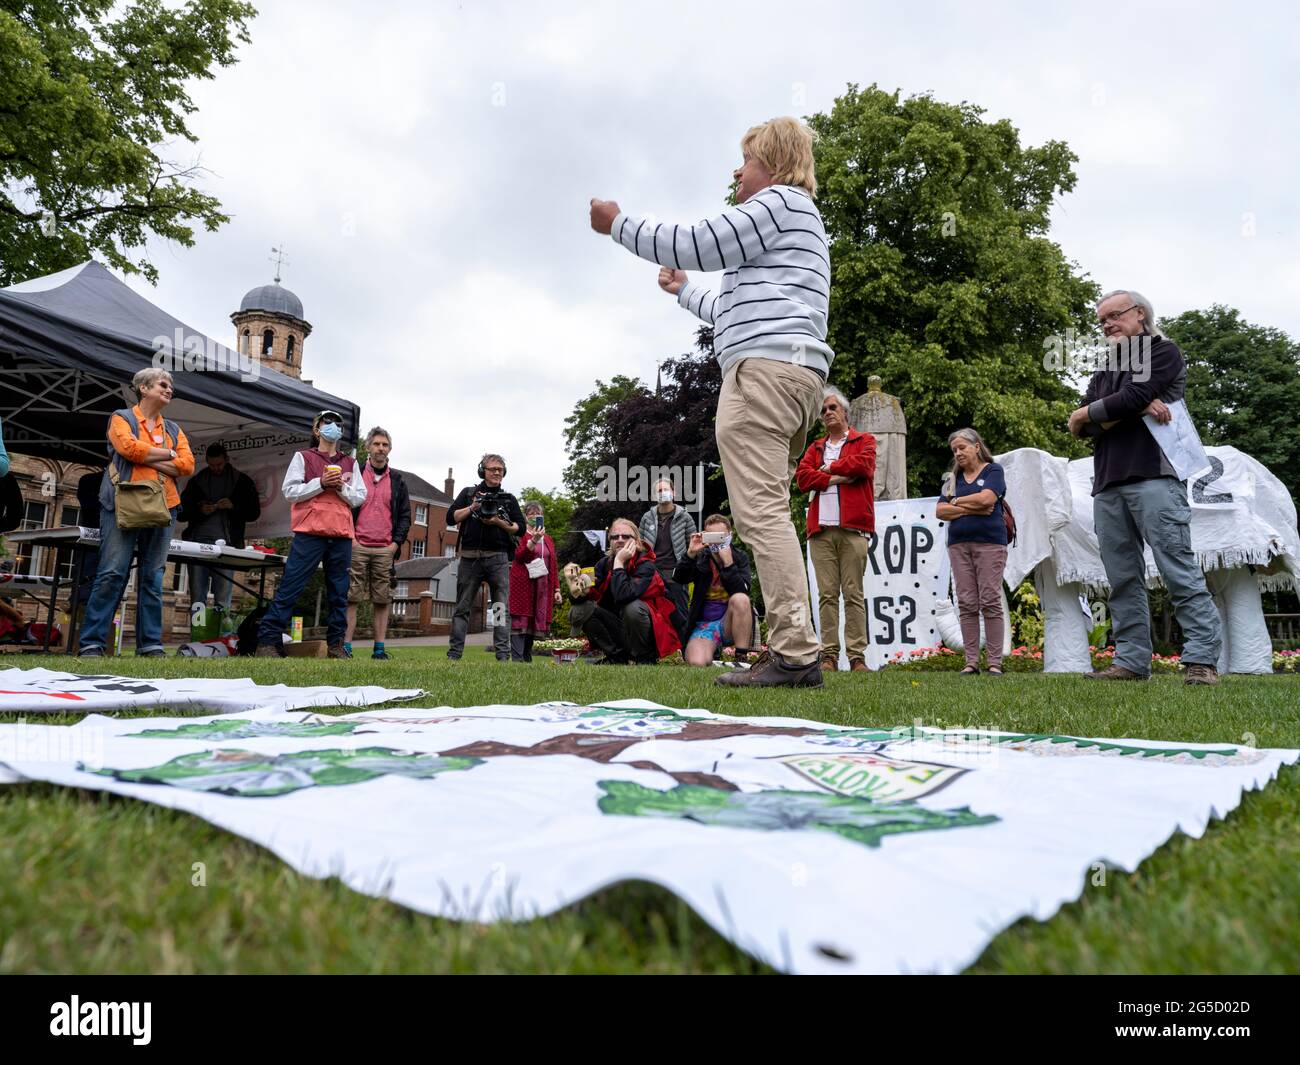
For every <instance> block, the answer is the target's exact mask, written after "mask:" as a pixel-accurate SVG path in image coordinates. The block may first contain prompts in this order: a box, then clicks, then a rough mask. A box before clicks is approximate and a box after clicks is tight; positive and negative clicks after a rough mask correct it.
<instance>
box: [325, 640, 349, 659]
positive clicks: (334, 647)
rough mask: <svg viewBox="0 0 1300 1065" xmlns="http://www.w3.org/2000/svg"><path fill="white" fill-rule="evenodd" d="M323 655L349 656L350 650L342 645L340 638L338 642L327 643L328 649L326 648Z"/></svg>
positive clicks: (330, 656)
mask: <svg viewBox="0 0 1300 1065" xmlns="http://www.w3.org/2000/svg"><path fill="white" fill-rule="evenodd" d="M325 657H326V658H351V657H352V652H351V651H349V650H348V649H347V648H346V647H344V646H343V641H342V640H340V641H339V642H338V643H332V644H330V645H329V648H328V650H326V652H325Z"/></svg>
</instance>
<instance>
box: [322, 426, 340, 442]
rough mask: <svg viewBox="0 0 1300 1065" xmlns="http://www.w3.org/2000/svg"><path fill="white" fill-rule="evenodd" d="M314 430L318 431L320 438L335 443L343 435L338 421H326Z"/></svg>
mask: <svg viewBox="0 0 1300 1065" xmlns="http://www.w3.org/2000/svg"><path fill="white" fill-rule="evenodd" d="M316 432H318V433H320V435H321V439H323V440H328V441H330V442H331V443H337V442H338V440H339V439H340V438H341V437H342V436H343V426H341V425H339V423H338V422H326V423H325V424H324V425H322V426H321V427H320V428H319V429H317V430H316Z"/></svg>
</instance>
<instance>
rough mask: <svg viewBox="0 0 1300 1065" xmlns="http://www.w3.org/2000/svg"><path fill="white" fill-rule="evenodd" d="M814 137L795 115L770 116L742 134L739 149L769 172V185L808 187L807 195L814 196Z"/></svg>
mask: <svg viewBox="0 0 1300 1065" xmlns="http://www.w3.org/2000/svg"><path fill="white" fill-rule="evenodd" d="M815 137H816V134H815V133H813V131H812V130H811V129H809V128H808V127H807V126H805V125H804V124H803V123H802V122H800V121H799V120H798V119H797V118H788V117H784V118H773V119H769V120H768V121H767V122H764V123H763V124H762V125H761V126H754V127H753V128H752V129H751V130H749V132H747V133H746V134H745V135H744V136H743V137H741V138H740V150H741V151H742V152H748V153H749V154H750V155H752V156H753V157H754V158H755V159H757V160H758V161H759V162H760V163H762V164H763V165H764V166H765V167H767V169H768V170H770V171H771V172H772V184H774V185H798V186H800V187H802V188H805V189H807V190H808V195H809V196H816V195H817V175H816V173H815V168H814V164H813V139H814V138H815Z"/></svg>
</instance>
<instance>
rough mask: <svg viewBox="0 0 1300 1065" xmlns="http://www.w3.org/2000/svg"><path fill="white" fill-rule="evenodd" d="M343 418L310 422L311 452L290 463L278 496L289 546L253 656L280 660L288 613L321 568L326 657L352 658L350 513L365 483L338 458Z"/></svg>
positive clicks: (346, 458) (351, 464)
mask: <svg viewBox="0 0 1300 1065" xmlns="http://www.w3.org/2000/svg"><path fill="white" fill-rule="evenodd" d="M342 436H343V415H341V414H338V413H336V412H335V411H332V410H323V411H321V412H320V413H319V414H318V415H316V419H315V420H314V421H313V422H312V426H311V437H312V445H313V446H312V447H310V448H308V449H307V450H305V451H299V452H298V453H297V454H295V455H294V456H293V459H292V460H291V461H290V462H289V469H288V472H286V473H285V475H284V484H283V485H281V486H280V491H281V493H282V494H283V495H284V498H285V500H286V502H288V503H289V504H290V513H291V516H292V525H293V544H292V545H291V546H290V548H289V558H288V560H287V561H286V562H285V564H284V575H283V576H282V577H281V578H280V587H279V588H277V589H276V592H275V599H274V601H273V602H272V603H271V608H270V609H269V610H268V611H267V612H266V616H265V617H264V618H262V624H261V627H260V628H259V629H258V630H257V657H258V658H267V657H275V656H283V655H284V648H283V646H282V644H283V642H284V641H283V639H282V637H283V636H284V630H285V627H286V626H287V625H288V624H289V612H290V611H291V610H293V604H294V603H296V602H297V601H298V596H300V595H301V594H302V590H303V589H304V588H305V587H307V581H308V580H309V579H310V577H311V575H312V574H313V573H315V572H316V566H317V565H318V564H319V563H320V562H321V561H324V563H325V594H326V597H327V599H328V601H329V629H328V632H327V634H326V637H325V643H326V646H327V647H328V648H329V657H330V658H351V657H352V655H351V654H350V653H349V652H348V650H347V648H345V647H344V646H343V641H344V637H346V636H347V632H348V576H349V570H350V569H351V565H352V532H353V527H352V511H353V508H355V507H359V506H361V504H362V503H364V502H365V501H366V482H365V481H364V480H362V477H361V467H360V466H359V465H358V464H357V462H356V461H355V460H354V459H353V458H352V456H351V455H340V454H339V440H340V439H341V438H342Z"/></svg>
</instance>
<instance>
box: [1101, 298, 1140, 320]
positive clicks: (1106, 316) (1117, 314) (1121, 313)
mask: <svg viewBox="0 0 1300 1065" xmlns="http://www.w3.org/2000/svg"><path fill="white" fill-rule="evenodd" d="M1141 306H1142V304H1140V303H1135V304H1133V306H1132V307H1125V308H1124V309H1123V310H1122V311H1111V312H1110V314H1103V315H1102V316H1101V317H1100V318H1098V319H1097V321H1098V322H1100V323H1101V324H1102V325H1109V324H1110V323H1111V322H1118V321H1119V320H1120V319H1121V318H1123V317H1124V315H1126V314H1128V312H1129V311H1133V310H1137V308H1139V307H1141Z"/></svg>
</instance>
